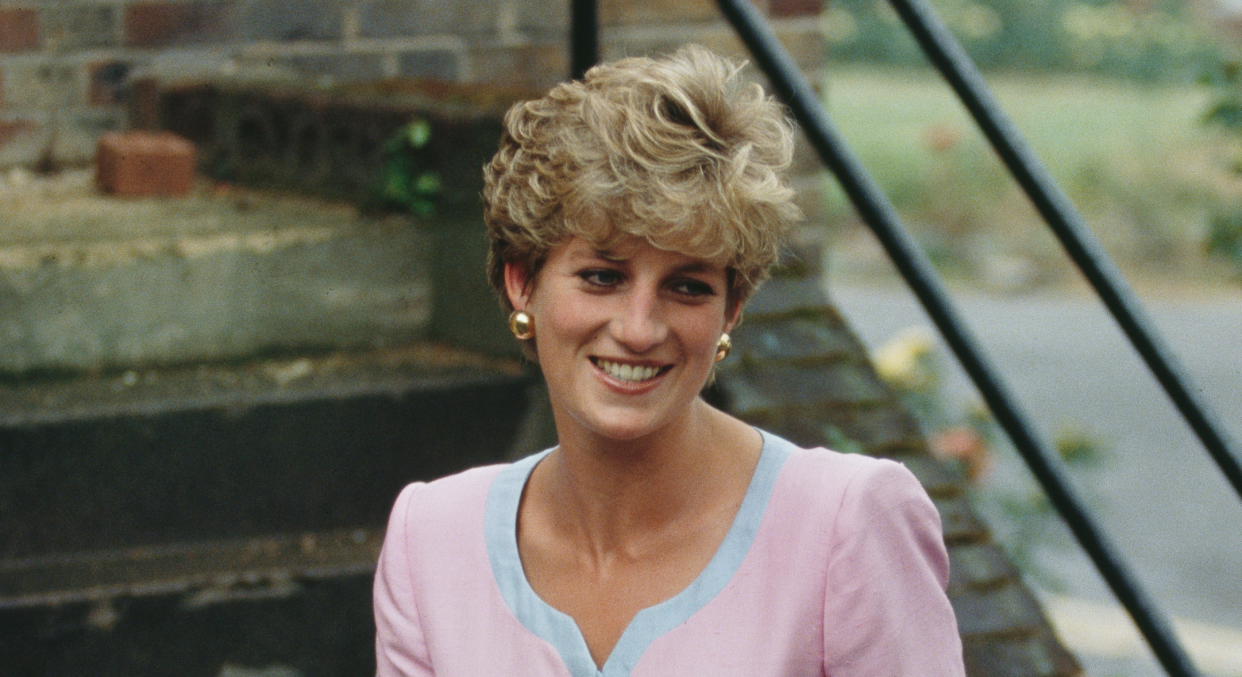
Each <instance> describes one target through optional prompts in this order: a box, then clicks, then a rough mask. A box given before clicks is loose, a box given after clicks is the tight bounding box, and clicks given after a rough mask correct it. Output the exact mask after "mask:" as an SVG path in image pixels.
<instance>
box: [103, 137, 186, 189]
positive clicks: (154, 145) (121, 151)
mask: <svg viewBox="0 0 1242 677" xmlns="http://www.w3.org/2000/svg"><path fill="white" fill-rule="evenodd" d="M194 163H195V153H194V144H192V143H190V142H189V141H186V140H185V139H183V138H181V137H179V136H177V135H176V134H171V133H169V132H127V133H116V132H111V133H107V134H103V135H101V136H100V137H99V150H98V153H97V154H96V157H95V177H96V180H97V182H98V184H99V187H100V188H101V189H102V190H104V191H105V192H108V193H112V194H115V195H185V194H186V193H188V192H190V188H191V187H192V186H193V183H194V171H195V164H194Z"/></svg>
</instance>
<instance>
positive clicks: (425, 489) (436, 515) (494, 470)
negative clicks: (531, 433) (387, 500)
mask: <svg viewBox="0 0 1242 677" xmlns="http://www.w3.org/2000/svg"><path fill="white" fill-rule="evenodd" d="M506 467H508V466H507V465H488V466H481V467H478V468H470V469H469V470H464V471H462V472H459V473H456V474H454V475H449V476H447V477H441V478H439V479H436V480H433V481H431V482H412V483H410V484H407V485H406V486H405V488H404V489H402V490H401V493H400V494H399V495H398V496H397V500H396V502H395V503H394V505H393V509H392V516H391V517H390V518H389V523H390V529H391V528H392V526H394V525H396V524H397V523H400V524H401V526H402V527H403V528H404V529H406V530H418V531H423V532H425V531H426V530H428V529H431V530H447V531H449V532H451V531H453V530H454V529H457V528H459V527H460V526H461V525H460V523H459V522H460V520H462V519H467V518H468V517H469V516H470V515H472V514H474V513H478V514H480V515H481V514H482V511H483V504H484V502H485V501H486V500H487V492H488V490H489V488H490V487H491V485H492V481H493V480H495V478H496V475H498V474H499V473H500V471H501V470H503V469H504V468H506Z"/></svg>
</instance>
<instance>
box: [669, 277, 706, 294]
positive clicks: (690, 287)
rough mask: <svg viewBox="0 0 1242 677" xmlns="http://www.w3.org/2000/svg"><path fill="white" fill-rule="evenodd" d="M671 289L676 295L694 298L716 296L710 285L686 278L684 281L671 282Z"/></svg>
mask: <svg viewBox="0 0 1242 677" xmlns="http://www.w3.org/2000/svg"><path fill="white" fill-rule="evenodd" d="M672 289H673V291H674V292H676V293H678V294H683V295H685V296H692V297H696V298H697V297H701V296H715V295H716V289H715V288H714V287H712V286H711V285H710V284H708V283H706V282H703V281H702V280H696V279H693V278H686V279H684V280H677V281H675V282H673V285H672Z"/></svg>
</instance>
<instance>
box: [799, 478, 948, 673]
mask: <svg viewBox="0 0 1242 677" xmlns="http://www.w3.org/2000/svg"><path fill="white" fill-rule="evenodd" d="M841 501H842V503H841V507H840V510H839V512H838V513H837V518H836V524H835V528H834V531H833V533H834V538H833V545H832V551H831V555H830V561H829V565H828V574H827V577H828V580H827V586H826V589H825V601H824V673H825V674H826V675H829V677H864V676H865V677H875V676H877V675H884V676H886V677H898V676H902V677H905V676H914V675H918V676H919V677H961V676H962V675H964V674H965V668H964V667H963V663H962V644H961V638H960V636H959V635H958V631H957V621H956V619H955V617H954V615H953V608H952V606H950V605H949V599H948V596H947V595H946V594H945V588H946V586H947V585H948V579H949V557H948V553H947V552H946V550H945V546H944V538H943V534H942V531H941V525H940V515H939V513H937V512H936V508H935V506H934V505H932V502H931V499H930V498H928V496H927V493H926V492H925V491H923V488H922V486H921V485H919V483H918V480H917V479H915V477H914V475H912V474H911V473H910V471H909V470H906V468H905V466H903V465H900V464H898V463H894V462H892V461H877V462H869V463H867V464H866V465H865V466H864V467H863V468H862V469H860V470H859V471H858V472H857V473H856V474H855V476H854V477H853V478H852V479H851V480H850V482H849V485H848V487H847V488H846V490H845V493H844V495H843V496H842V499H841Z"/></svg>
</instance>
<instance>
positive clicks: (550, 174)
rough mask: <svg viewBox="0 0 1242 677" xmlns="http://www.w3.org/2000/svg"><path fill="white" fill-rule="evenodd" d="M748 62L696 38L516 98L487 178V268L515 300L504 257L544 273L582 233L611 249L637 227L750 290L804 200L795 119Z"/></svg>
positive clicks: (741, 296)
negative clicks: (791, 183) (747, 75)
mask: <svg viewBox="0 0 1242 677" xmlns="http://www.w3.org/2000/svg"><path fill="white" fill-rule="evenodd" d="M741 69H742V64H737V63H733V62H730V61H727V60H725V59H723V58H721V57H719V56H716V55H715V54H713V53H712V52H709V51H708V50H706V49H704V48H702V47H698V46H693V45H692V46H689V47H685V48H683V49H681V50H679V51H677V52H676V53H674V54H672V55H670V56H666V57H660V58H647V57H640V58H627V59H621V60H619V61H614V62H612V63H607V64H601V65H598V66H595V67H594V68H592V69H590V70H589V71H587V73H586V75H585V77H584V78H583V79H582V80H581V81H574V82H567V83H562V84H560V85H557V86H556V87H554V88H552V90H551V91H549V92H548V93H547V94H546V95H545V96H544V97H543V98H540V99H536V100H533V101H526V102H523V103H519V104H516V105H514V106H513V107H512V108H510V109H509V111H508V113H506V114H505V119H504V127H505V131H504V133H503V134H502V136H501V139H500V149H499V150H498V151H497V153H496V155H495V156H494V157H493V158H492V161H491V162H490V163H488V164H487V165H486V166H485V167H484V189H483V201H484V206H485V209H484V220H485V221H486V223H487V231H488V239H489V243H490V248H489V254H488V274H489V277H490V279H491V283H492V285H493V286H494V287H495V288H496V289H497V291H498V292H499V293H500V297H501V303H502V305H504V307H505V308H506V310H512V307H511V304H510V303H509V300H508V296H507V295H506V294H505V291H504V266H505V264H506V263H517V264H520V265H523V266H525V268H526V271H527V279H528V280H534V279H535V275H536V274H537V273H538V271H539V269H540V268H541V267H542V265H543V262H544V260H545V259H546V258H547V254H548V252H549V251H551V250H552V249H553V248H554V247H556V246H558V245H560V244H562V243H564V242H566V241H568V240H569V239H570V238H571V237H573V236H578V237H582V238H584V239H586V240H587V241H589V242H591V243H592V245H594V246H595V247H597V248H599V249H608V248H610V247H611V246H612V245H613V244H615V243H616V242H617V240H619V239H620V238H622V237H624V236H627V235H631V236H637V237H641V238H644V239H645V240H647V241H648V242H650V243H651V244H652V245H653V246H656V247H659V248H661V249H666V250H673V251H678V252H682V253H685V254H688V255H691V256H695V257H698V258H702V259H706V260H710V261H713V262H716V263H720V264H723V265H724V266H726V269H727V270H728V271H729V278H730V289H729V299H730V302H731V303H733V304H741V303H743V302H745V300H746V299H747V298H749V296H750V294H751V293H752V292H753V291H754V290H755V288H756V287H757V286H758V285H759V284H760V283H761V282H762V281H763V280H764V279H766V277H767V275H768V269H769V268H770V267H771V266H772V264H773V263H775V262H776V259H777V256H778V254H779V250H780V243H781V238H782V235H783V234H784V231H785V230H786V229H787V228H788V227H789V225H790V224H791V223H792V222H793V221H794V220H796V219H798V218H800V216H801V213H800V211H799V210H798V208H797V207H796V206H795V205H794V204H793V201H792V198H793V194H794V192H793V190H792V189H790V188H789V187H788V186H787V185H785V182H784V180H783V179H784V176H783V175H784V172H785V170H786V169H787V168H788V167H789V164H790V161H791V158H792V155H793V140H792V139H793V130H792V126H791V125H790V123H789V121H788V119H787V118H786V115H785V111H784V108H783V107H782V106H781V105H780V104H778V103H777V102H775V101H773V100H772V99H770V98H769V97H767V96H766V95H765V94H764V92H763V89H762V88H761V87H760V86H759V85H758V84H753V83H749V84H748V83H747V82H745V81H744V79H743V78H742V76H741V74H740V73H739V71H740V70H741Z"/></svg>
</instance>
